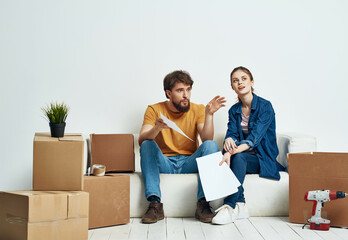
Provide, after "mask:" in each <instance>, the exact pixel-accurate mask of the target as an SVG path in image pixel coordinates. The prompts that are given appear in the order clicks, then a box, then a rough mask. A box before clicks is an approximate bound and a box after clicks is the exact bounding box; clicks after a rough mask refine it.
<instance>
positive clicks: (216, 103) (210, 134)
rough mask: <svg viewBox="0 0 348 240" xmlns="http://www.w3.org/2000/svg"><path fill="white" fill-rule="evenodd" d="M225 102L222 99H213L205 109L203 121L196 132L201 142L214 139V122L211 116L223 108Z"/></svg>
mask: <svg viewBox="0 0 348 240" xmlns="http://www.w3.org/2000/svg"><path fill="white" fill-rule="evenodd" d="M225 102H226V100H225V98H224V97H220V96H216V97H214V98H213V99H212V100H211V101H210V102H209V103H208V104H207V106H206V107H205V121H204V123H200V124H198V125H197V131H198V133H199V135H200V136H201V139H202V142H204V141H206V140H213V139H214V121H213V118H214V117H213V115H214V113H215V112H216V111H217V110H219V109H220V108H221V107H224V106H225V105H224V103H225Z"/></svg>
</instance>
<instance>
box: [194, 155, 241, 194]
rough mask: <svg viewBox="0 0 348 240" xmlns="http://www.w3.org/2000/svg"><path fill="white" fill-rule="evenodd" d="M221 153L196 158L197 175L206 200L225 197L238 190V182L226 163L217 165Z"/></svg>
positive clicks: (220, 158)
mask: <svg viewBox="0 0 348 240" xmlns="http://www.w3.org/2000/svg"><path fill="white" fill-rule="evenodd" d="M221 160H222V153H221V152H216V153H213V154H210V155H206V156H204V157H200V158H196V161H197V165H198V171H199V176H200V178H201V183H202V187H203V191H204V196H205V198H206V200H207V201H211V200H215V199H219V198H222V197H226V196H228V195H231V194H233V193H235V192H237V191H238V187H239V186H240V182H239V181H238V179H237V177H236V176H235V175H234V173H233V172H232V170H231V169H230V168H229V167H228V165H227V164H226V163H223V164H222V165H221V166H219V163H220V162H221Z"/></svg>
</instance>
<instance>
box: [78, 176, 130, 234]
mask: <svg viewBox="0 0 348 240" xmlns="http://www.w3.org/2000/svg"><path fill="white" fill-rule="evenodd" d="M84 187H85V191H86V192H89V196H90V200H89V201H90V208H89V228H98V227H105V226H113V225H119V224H126V223H129V219H130V218H129V217H130V207H129V201H130V192H129V188H130V178H129V175H121V174H110V175H109V174H108V175H106V176H101V177H97V176H85V185H84Z"/></svg>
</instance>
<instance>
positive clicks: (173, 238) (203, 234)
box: [88, 217, 348, 240]
mask: <svg viewBox="0 0 348 240" xmlns="http://www.w3.org/2000/svg"><path fill="white" fill-rule="evenodd" d="M140 220H141V219H140V218H132V219H131V221H130V223H129V224H126V225H120V226H114V227H106V228H98V229H94V230H89V231H88V235H89V237H88V239H89V240H116V239H117V240H121V239H134V240H141V239H148V240H155V239H156V240H157V239H158V240H182V239H186V240H194V239H197V240H204V239H207V240H208V239H211V240H219V239H223V240H225V239H233V240H238V239H247V240H248V239H250V240H258V239H261V240H262V239H266V240H271V239H272V240H273V239H274V240H279V239H284V240H285V239H286V240H288V239H299V240H300V239H308V240H317V239H318V240H322V239H325V240H331V239H332V240H340V239H348V229H343V228H334V227H331V228H330V230H329V231H313V230H309V229H308V225H307V226H306V227H305V229H302V224H292V223H289V222H288V220H289V219H288V217H251V218H249V219H242V220H237V221H236V222H235V223H233V224H228V225H212V224H206V223H201V222H199V221H197V220H196V219H194V218H165V219H164V220H162V221H159V222H157V223H155V224H142V223H141V222H140Z"/></svg>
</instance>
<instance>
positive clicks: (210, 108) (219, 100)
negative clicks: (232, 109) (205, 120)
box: [205, 96, 226, 115]
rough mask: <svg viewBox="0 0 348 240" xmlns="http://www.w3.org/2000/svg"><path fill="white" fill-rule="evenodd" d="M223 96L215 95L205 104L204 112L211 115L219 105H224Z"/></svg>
mask: <svg viewBox="0 0 348 240" xmlns="http://www.w3.org/2000/svg"><path fill="white" fill-rule="evenodd" d="M225 102H226V100H225V97H220V96H216V97H214V98H213V99H212V100H211V101H210V102H209V103H208V104H207V106H205V114H210V115H213V114H214V113H215V112H216V111H217V110H219V109H220V108H221V107H225V106H226V105H225V104H224V103H225Z"/></svg>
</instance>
